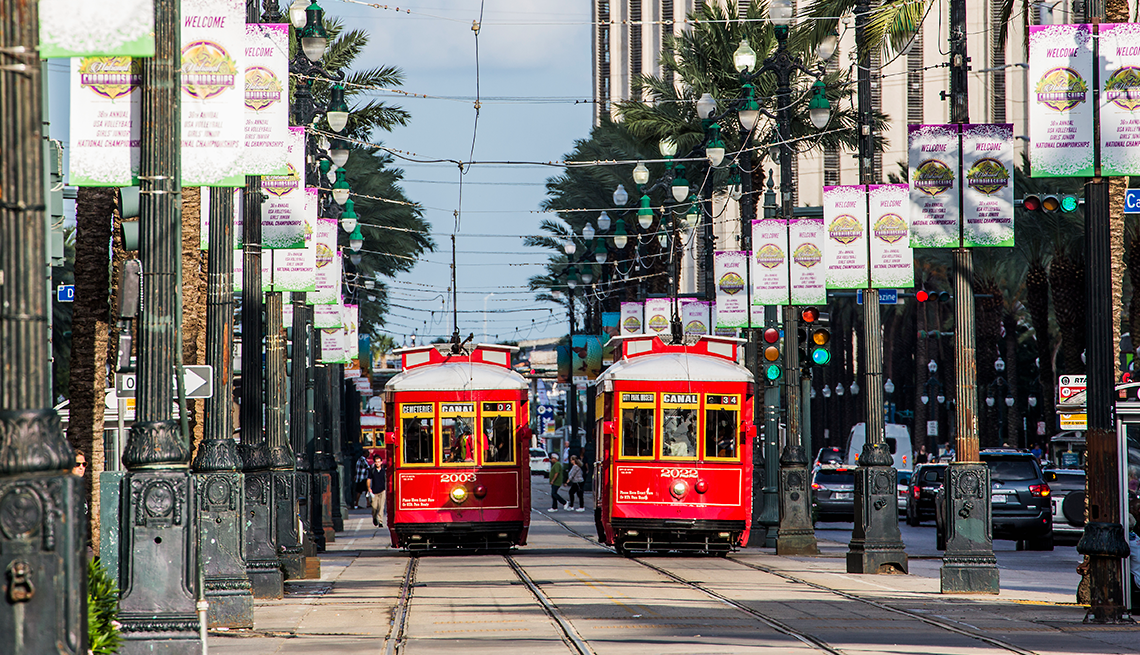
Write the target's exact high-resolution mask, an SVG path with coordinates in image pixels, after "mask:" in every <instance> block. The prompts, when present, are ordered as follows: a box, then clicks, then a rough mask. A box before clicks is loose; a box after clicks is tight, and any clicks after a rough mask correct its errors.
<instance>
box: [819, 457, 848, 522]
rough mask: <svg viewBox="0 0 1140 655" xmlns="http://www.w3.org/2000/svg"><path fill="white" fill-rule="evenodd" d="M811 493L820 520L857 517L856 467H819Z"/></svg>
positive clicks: (844, 519) (842, 519)
mask: <svg viewBox="0 0 1140 655" xmlns="http://www.w3.org/2000/svg"><path fill="white" fill-rule="evenodd" d="M811 495H812V500H813V501H814V504H815V510H816V516H817V517H818V518H819V520H820V521H851V520H853V519H854V517H855V469H853V468H846V467H817V468H816V469H815V473H814V474H813V475H812V479H811Z"/></svg>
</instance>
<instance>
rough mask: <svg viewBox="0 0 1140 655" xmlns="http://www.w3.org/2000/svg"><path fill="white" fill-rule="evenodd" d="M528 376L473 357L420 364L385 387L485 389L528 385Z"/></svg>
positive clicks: (395, 388)
mask: <svg viewBox="0 0 1140 655" xmlns="http://www.w3.org/2000/svg"><path fill="white" fill-rule="evenodd" d="M527 388H529V385H528V384H527V381H526V378H524V377H523V376H521V375H519V374H518V373H515V372H514V371H512V370H510V369H508V368H503V367H502V366H498V365H495V364H484V363H481V362H471V361H454V362H444V363H441V364H437V365H435V366H417V367H415V368H412V369H409V370H406V371H404V372H403V373H400V374H399V375H397V376H395V377H393V378H392V379H391V380H388V383H387V384H385V385H384V390H385V391H482V390H493V389H527Z"/></svg>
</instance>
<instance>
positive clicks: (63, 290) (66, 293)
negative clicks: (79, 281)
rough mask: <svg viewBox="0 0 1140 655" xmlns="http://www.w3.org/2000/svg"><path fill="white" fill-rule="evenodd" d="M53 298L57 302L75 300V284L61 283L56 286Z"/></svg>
mask: <svg viewBox="0 0 1140 655" xmlns="http://www.w3.org/2000/svg"><path fill="white" fill-rule="evenodd" d="M55 299H56V300H57V301H59V302H75V285H74V284H61V285H59V286H58V287H56V289H55Z"/></svg>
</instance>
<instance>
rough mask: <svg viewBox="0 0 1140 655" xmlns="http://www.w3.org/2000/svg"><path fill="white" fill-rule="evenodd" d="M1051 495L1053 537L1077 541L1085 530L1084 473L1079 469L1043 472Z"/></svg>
mask: <svg viewBox="0 0 1140 655" xmlns="http://www.w3.org/2000/svg"><path fill="white" fill-rule="evenodd" d="M1045 482H1047V483H1048V484H1049V489H1051V490H1052V493H1050V494H1049V499H1050V500H1051V501H1052V504H1053V537H1054V538H1056V537H1060V536H1062V535H1063V536H1066V537H1070V538H1077V539H1079V538H1080V536H1081V534H1083V533H1084V530H1085V472H1084V471H1081V470H1079V469H1051V470H1047V471H1045Z"/></svg>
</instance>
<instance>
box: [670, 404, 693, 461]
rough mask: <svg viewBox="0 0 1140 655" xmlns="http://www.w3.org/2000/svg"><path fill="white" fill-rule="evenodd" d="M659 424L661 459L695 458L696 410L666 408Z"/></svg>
mask: <svg viewBox="0 0 1140 655" xmlns="http://www.w3.org/2000/svg"><path fill="white" fill-rule="evenodd" d="M662 412H663V420H662V422H661V432H662V435H661V456H662V457H690V458H692V457H696V456H697V418H698V414H697V410H696V409H693V408H688V407H666V408H664V410H662Z"/></svg>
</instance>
